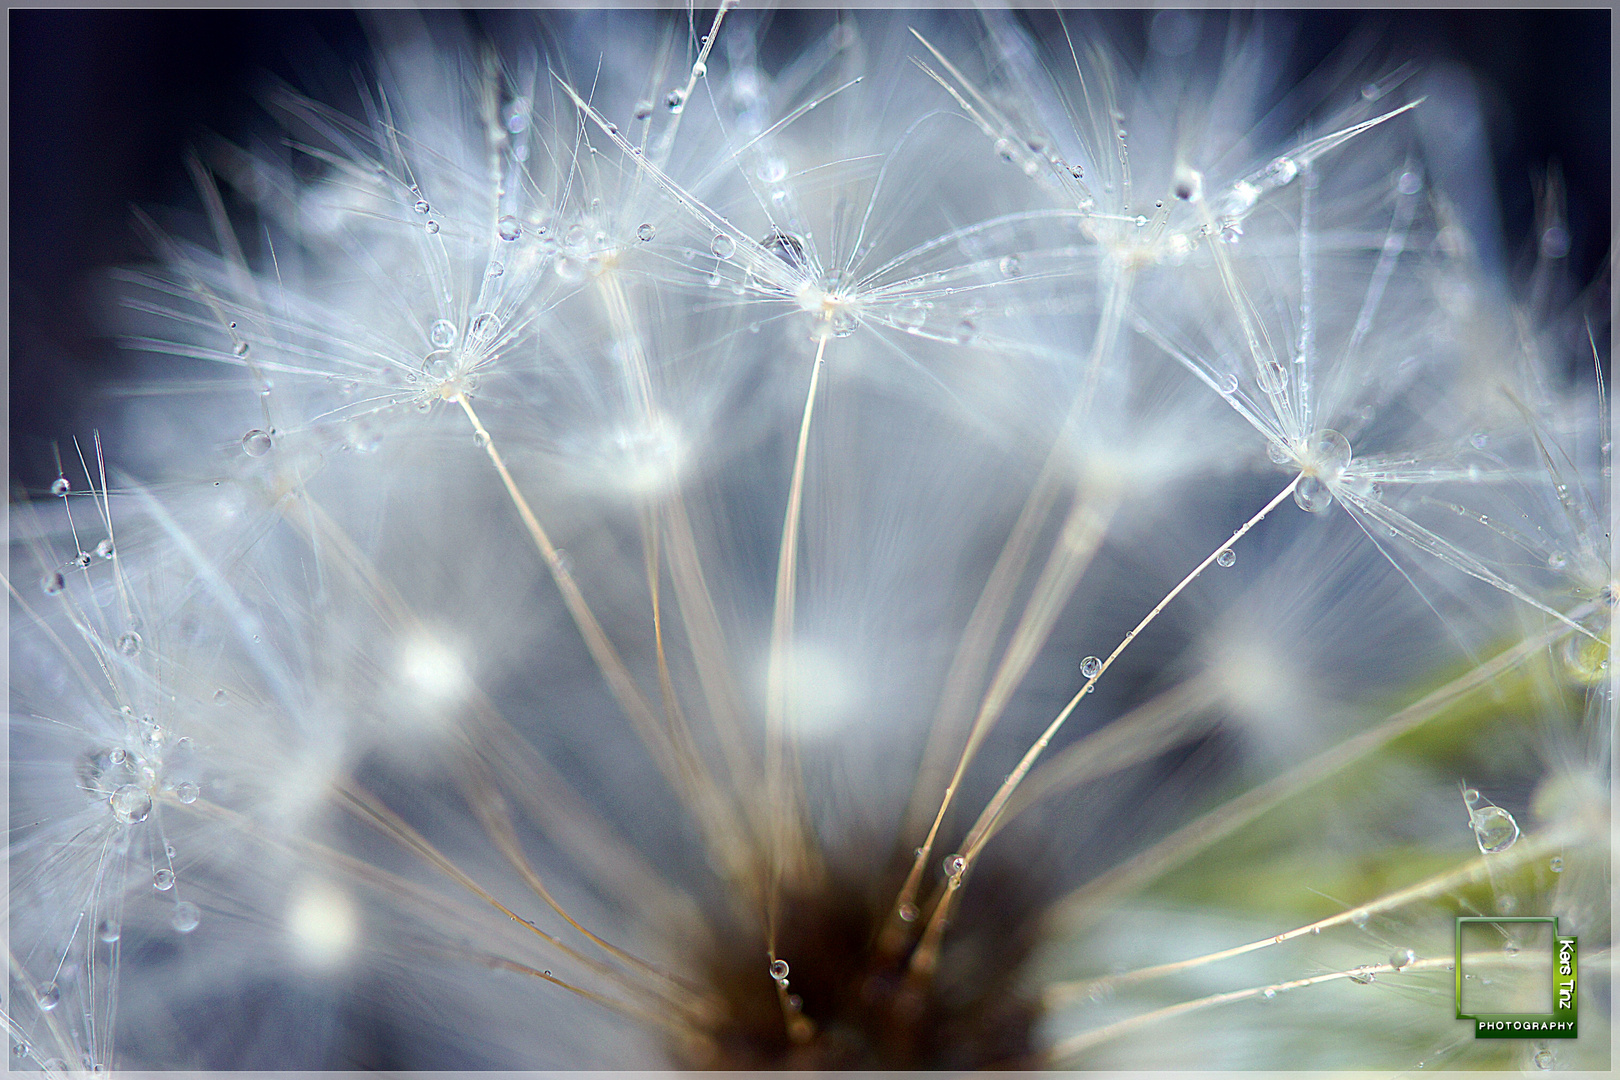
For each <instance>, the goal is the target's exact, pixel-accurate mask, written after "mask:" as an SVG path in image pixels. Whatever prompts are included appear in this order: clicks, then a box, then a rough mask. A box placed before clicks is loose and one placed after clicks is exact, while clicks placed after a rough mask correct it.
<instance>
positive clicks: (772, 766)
mask: <svg viewBox="0 0 1620 1080" xmlns="http://www.w3.org/2000/svg"><path fill="white" fill-rule="evenodd" d="M827 338H828V335H827V334H821V335H819V340H818V342H817V343H816V359H815V362H814V363H813V364H812V365H811V367H810V388H809V389H808V390H807V391H806V392H805V395H804V416H803V418H802V419H801V420H800V421H799V442H798V447H797V449H796V450H795V451H794V455H793V480H792V482H791V484H790V486H789V487H788V503H787V512H786V515H785V516H784V518H783V521H782V546H781V549H780V550H779V551H778V553H777V560H776V600H775V605H774V607H773V614H772V617H771V655H770V661H769V666H768V667H767V669H766V694H767V697H766V706H765V783H766V785H767V787H766V797H767V799H768V800H769V805H770V812H771V815H772V825H773V827H772V844H771V881H770V893H769V899H768V901H767V910H766V927H767V938H768V943H769V946H770V950H771V952H772V955H773V956H774V954H775V951H776V917H777V908H778V906H779V904H780V902H781V885H782V880H781V879H782V874H783V872H784V870H785V869H786V867H785V864H784V860H785V858H786V854H787V852H786V847H787V843H788V840H789V834H790V832H791V831H793V822H794V821H795V818H794V816H793V815H792V814H791V813H790V807H789V791H788V779H787V775H786V773H787V764H786V752H787V748H786V745H785V744H786V742H787V740H786V730H785V729H786V726H787V720H788V687H787V670H786V669H787V665H788V654H789V652H790V650H791V649H792V648H793V604H794V599H795V597H796V595H797V592H798V568H799V517H800V511H801V509H802V508H803V503H804V466H805V459H806V457H807V456H808V455H809V450H810V421H811V418H812V416H813V415H814V413H815V407H816V390H817V388H818V387H819V386H820V384H821V367H822V363H823V361H824V359H825V357H826V353H827Z"/></svg>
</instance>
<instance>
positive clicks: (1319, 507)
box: [1294, 476, 1333, 514]
mask: <svg viewBox="0 0 1620 1080" xmlns="http://www.w3.org/2000/svg"><path fill="white" fill-rule="evenodd" d="M1294 501H1295V502H1296V503H1298V504H1299V507H1300V509H1301V510H1309V511H1310V512H1311V513H1313V514H1320V513H1323V512H1324V511H1326V510H1327V508H1328V507H1330V506H1332V505H1333V492H1331V491H1329V490H1328V486H1327V485H1326V484H1324V483H1322V481H1320V480H1318V479H1317V478H1316V477H1314V476H1307V477H1304V478H1302V479H1301V480H1300V482H1299V486H1297V487H1296V488H1294Z"/></svg>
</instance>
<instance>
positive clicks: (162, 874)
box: [152, 866, 174, 892]
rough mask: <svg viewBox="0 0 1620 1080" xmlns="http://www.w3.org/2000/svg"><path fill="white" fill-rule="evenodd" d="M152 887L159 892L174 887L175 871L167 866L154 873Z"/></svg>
mask: <svg viewBox="0 0 1620 1080" xmlns="http://www.w3.org/2000/svg"><path fill="white" fill-rule="evenodd" d="M152 888H154V889H156V890H157V891H158V892H168V891H169V890H170V889H172V888H174V871H173V870H170V869H169V868H168V867H167V866H165V867H163V868H161V869H159V870H158V871H156V872H155V873H153V875H152Z"/></svg>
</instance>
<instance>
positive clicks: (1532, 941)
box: [1455, 915, 1578, 1039]
mask: <svg viewBox="0 0 1620 1080" xmlns="http://www.w3.org/2000/svg"><path fill="white" fill-rule="evenodd" d="M1577 940H1578V939H1576V938H1573V937H1563V936H1561V935H1560V934H1559V933H1558V920H1557V919H1556V918H1553V917H1551V916H1532V917H1517V918H1515V917H1509V916H1485V915H1480V916H1468V915H1465V916H1460V917H1459V918H1458V919H1457V957H1456V960H1457V962H1456V967H1455V970H1456V976H1457V977H1456V990H1457V1019H1459V1020H1472V1021H1474V1037H1475V1038H1477V1039H1573V1038H1575V1037H1576V1031H1577V1028H1576V1023H1575V1012H1576V982H1577V979H1576V967H1577V964H1576V955H1577Z"/></svg>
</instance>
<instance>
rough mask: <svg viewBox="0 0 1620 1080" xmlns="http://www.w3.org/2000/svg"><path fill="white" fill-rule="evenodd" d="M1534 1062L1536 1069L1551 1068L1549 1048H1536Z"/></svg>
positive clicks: (1551, 1060) (1551, 1056)
mask: <svg viewBox="0 0 1620 1080" xmlns="http://www.w3.org/2000/svg"><path fill="white" fill-rule="evenodd" d="M1535 1062H1536V1068H1538V1069H1551V1068H1552V1067H1553V1052H1552V1051H1551V1050H1537V1051H1536V1057H1535Z"/></svg>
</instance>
